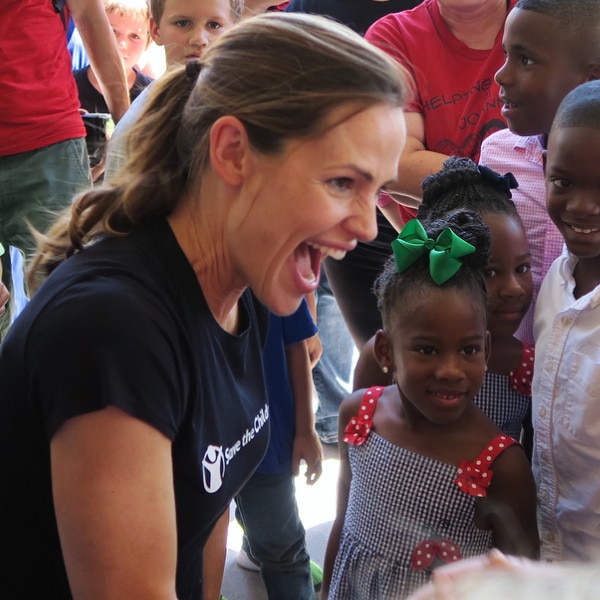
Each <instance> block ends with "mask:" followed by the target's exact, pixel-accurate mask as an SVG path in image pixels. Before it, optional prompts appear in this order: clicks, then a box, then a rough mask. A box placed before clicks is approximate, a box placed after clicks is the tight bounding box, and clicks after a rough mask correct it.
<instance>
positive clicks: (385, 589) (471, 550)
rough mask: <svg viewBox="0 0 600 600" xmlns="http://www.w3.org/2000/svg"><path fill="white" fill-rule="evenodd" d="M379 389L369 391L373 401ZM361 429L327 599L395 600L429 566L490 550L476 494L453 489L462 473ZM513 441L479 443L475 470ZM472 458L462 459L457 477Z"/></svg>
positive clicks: (352, 452)
mask: <svg viewBox="0 0 600 600" xmlns="http://www.w3.org/2000/svg"><path fill="white" fill-rule="evenodd" d="M382 389H383V388H371V390H369V392H370V393H371V394H372V398H374V400H375V403H376V401H377V398H378V396H379V394H380V393H381V390H382ZM365 396H366V394H365ZM364 402H365V399H363V405H364ZM363 415H364V413H363ZM359 420H360V419H359ZM355 422H356V421H355ZM351 423H352V422H351ZM349 427H350V425H349ZM348 430H349V429H348V428H347V430H346V431H348ZM364 433H365V435H364V436H363V437H362V438H360V436H359V438H358V439H357V438H356V437H354V438H353V439H349V441H350V445H349V446H348V457H349V462H350V468H351V471H352V482H351V485H350V495H349V498H348V507H347V511H346V518H345V521H344V526H343V530H342V536H341V541H340V547H339V551H338V554H337V557H336V561H335V566H334V571H333V576H332V580H331V585H330V590H329V596H328V598H329V600H359V599H360V600H401V599H403V598H405V597H406V596H407V595H408V594H410V593H411V592H412V591H414V590H415V589H416V588H418V587H419V586H420V585H422V584H424V583H426V582H427V581H428V580H429V578H430V576H431V572H432V569H433V568H434V567H436V566H439V565H440V564H443V562H452V561H453V560H457V559H459V558H461V557H467V556H473V555H477V554H482V553H485V552H486V551H487V550H489V549H490V548H491V547H492V534H491V532H490V531H483V530H481V529H478V528H477V527H476V526H475V524H474V512H475V500H476V496H473V495H470V494H468V493H465V491H463V489H466V488H463V489H461V488H460V487H459V485H462V484H463V483H464V484H465V486H467V485H468V486H470V485H471V484H470V483H468V477H467V479H466V480H465V481H461V483H460V484H459V483H458V482H459V479H460V477H459V473H460V472H461V471H460V468H459V469H457V468H456V467H455V466H454V465H449V464H445V463H442V462H440V461H437V460H432V459H430V458H428V457H426V456H423V455H421V454H417V453H415V452H411V451H409V450H405V449H404V448H400V447H399V446H396V445H395V444H392V443H391V442H388V441H387V440H385V439H383V438H382V437H380V436H379V435H377V434H376V433H375V432H370V427H369V428H368V430H367V431H366V432H364ZM349 437H350V438H352V436H349ZM345 439H346V437H345ZM356 443H358V444H360V445H353V444H356ZM513 443H515V441H514V440H512V439H510V438H508V437H507V436H498V437H497V438H494V440H492V441H491V442H490V445H489V446H488V448H489V449H490V450H491V451H490V452H489V455H488V456H486V454H487V452H486V451H487V450H488V448H486V449H484V452H482V454H481V455H480V456H479V457H478V458H479V459H481V461H482V463H483V464H481V465H479V467H480V470H482V471H484V472H487V476H488V477H491V475H490V474H489V471H487V469H486V467H487V466H489V464H491V463H492V462H493V460H494V458H495V457H496V456H497V455H498V454H499V453H500V452H502V451H503V449H504V447H508V446H509V445H512V444H513ZM488 459H489V460H488ZM475 463H476V461H473V463H466V462H463V463H461V467H462V468H463V475H465V473H464V471H465V470H466V469H468V470H471V467H475ZM484 477H485V476H484ZM479 481H480V482H481V478H480V479H479ZM488 484H489V480H488V482H487V483H483V484H482V487H480V488H479V490H477V491H476V492H477V493H478V495H481V496H485V487H487V485H488ZM475 485H476V484H475V483H474V484H473V486H474V487H475Z"/></svg>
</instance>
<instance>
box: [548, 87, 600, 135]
mask: <svg viewBox="0 0 600 600" xmlns="http://www.w3.org/2000/svg"><path fill="white" fill-rule="evenodd" d="M557 127H590V128H593V129H600V80H597V79H596V80H594V81H588V82H587V83H583V84H581V85H579V86H577V87H576V88H575V89H573V90H571V91H570V92H569V93H568V94H567V95H566V96H565V98H564V99H563V101H562V102H561V104H560V106H559V107H558V110H557V111H556V116H555V117H554V123H553V124H552V128H553V129H554V128H557Z"/></svg>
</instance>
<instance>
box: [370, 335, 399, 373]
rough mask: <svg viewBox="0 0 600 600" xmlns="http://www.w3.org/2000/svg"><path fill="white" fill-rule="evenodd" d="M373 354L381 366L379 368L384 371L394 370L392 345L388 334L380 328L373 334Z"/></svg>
mask: <svg viewBox="0 0 600 600" xmlns="http://www.w3.org/2000/svg"><path fill="white" fill-rule="evenodd" d="M373 354H374V355H375V360H376V361H377V363H378V364H379V366H380V367H381V370H382V371H383V372H384V373H388V372H390V373H393V372H394V369H395V365H394V353H393V350H392V345H391V344H390V340H389V338H388V334H387V333H386V332H385V331H384V330H383V329H380V330H379V331H378V332H377V333H376V334H375V343H374V345H373Z"/></svg>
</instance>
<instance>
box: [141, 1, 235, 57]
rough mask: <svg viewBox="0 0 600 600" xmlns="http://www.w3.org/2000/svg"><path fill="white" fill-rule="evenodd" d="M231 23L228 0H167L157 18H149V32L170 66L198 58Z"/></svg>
mask: <svg viewBox="0 0 600 600" xmlns="http://www.w3.org/2000/svg"><path fill="white" fill-rule="evenodd" d="M232 25H233V20H232V17H231V8H230V6H229V0H166V2H165V8H164V11H163V14H162V17H161V19H160V22H159V23H158V24H157V23H156V22H155V21H154V20H153V19H152V18H151V19H150V33H151V35H152V38H153V39H154V41H155V42H156V43H157V44H158V45H159V46H164V47H165V54H166V59H167V66H169V67H170V66H174V65H177V64H183V63H185V62H186V61H188V60H191V59H192V58H199V57H200V56H201V55H202V53H203V52H204V50H205V49H206V47H207V46H208V44H210V43H211V42H212V41H213V40H215V39H216V38H218V37H219V36H220V35H221V34H222V33H223V32H224V31H225V30H226V29H228V28H229V27H231V26H232Z"/></svg>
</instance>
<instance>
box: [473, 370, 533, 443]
mask: <svg viewBox="0 0 600 600" xmlns="http://www.w3.org/2000/svg"><path fill="white" fill-rule="evenodd" d="M474 402H475V404H476V405H477V406H479V408H480V409H481V410H482V411H483V412H484V413H485V414H486V415H487V416H488V418H489V419H490V420H491V421H493V422H494V423H495V424H496V425H497V426H498V427H499V428H500V430H501V431H502V433H505V434H506V435H509V436H510V437H512V438H515V440H519V439H521V427H522V424H523V421H524V420H525V416H526V415H527V408H528V407H529V403H530V402H531V396H527V395H525V394H519V393H518V392H516V391H515V390H514V389H513V388H512V386H511V385H510V377H509V376H508V375H497V374H496V373H489V372H488V373H486V374H485V377H484V379H483V385H482V386H481V390H480V391H479V393H478V394H477V396H475V398H474Z"/></svg>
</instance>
